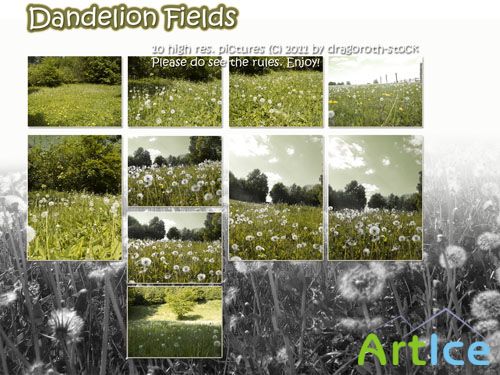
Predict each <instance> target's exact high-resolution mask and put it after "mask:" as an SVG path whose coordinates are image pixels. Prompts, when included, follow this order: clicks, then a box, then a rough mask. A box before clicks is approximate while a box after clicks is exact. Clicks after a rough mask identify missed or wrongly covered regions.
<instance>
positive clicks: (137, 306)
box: [128, 287, 222, 358]
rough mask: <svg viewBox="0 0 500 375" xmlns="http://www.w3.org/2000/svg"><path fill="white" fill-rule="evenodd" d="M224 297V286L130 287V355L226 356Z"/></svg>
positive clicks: (151, 356) (173, 356)
mask: <svg viewBox="0 0 500 375" xmlns="http://www.w3.org/2000/svg"><path fill="white" fill-rule="evenodd" d="M152 289H155V290H152ZM148 290H149V291H148ZM137 294H140V295H139V296H137ZM221 297H222V295H221V288H220V287H202V288H197V289H195V288H192V287H163V289H162V287H146V288H137V287H132V288H129V307H128V356H129V357H145V358H155V357H156V358H176V357H178V358H220V357H222V300H221Z"/></svg>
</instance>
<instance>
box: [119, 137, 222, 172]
mask: <svg viewBox="0 0 500 375" xmlns="http://www.w3.org/2000/svg"><path fill="white" fill-rule="evenodd" d="M221 159H222V140H221V137H204V136H202V137H200V136H192V137H189V152H188V153H187V154H184V155H178V156H174V155H168V156H166V157H165V156H163V155H158V156H156V157H155V159H154V160H152V159H151V154H150V152H149V151H148V150H146V149H144V148H143V147H139V148H138V149H137V150H135V151H134V153H133V154H132V156H129V157H128V166H129V167H150V166H151V165H153V164H156V165H158V166H169V167H175V166H178V165H192V164H198V163H202V162H204V161H205V160H213V161H220V160H221Z"/></svg>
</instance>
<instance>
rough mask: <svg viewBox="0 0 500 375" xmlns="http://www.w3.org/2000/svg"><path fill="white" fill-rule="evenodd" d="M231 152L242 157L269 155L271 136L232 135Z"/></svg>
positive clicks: (230, 141) (230, 140)
mask: <svg viewBox="0 0 500 375" xmlns="http://www.w3.org/2000/svg"><path fill="white" fill-rule="evenodd" d="M229 144H230V146H229V148H230V152H231V153H232V154H233V155H236V156H240V157H245V158H247V157H250V156H264V155H269V154H270V153H271V151H270V150H269V137H267V136H259V135H256V136H253V135H245V136H241V135H240V136H232V137H231V138H230V139H229Z"/></svg>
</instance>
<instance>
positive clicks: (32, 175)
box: [28, 135, 121, 194]
mask: <svg viewBox="0 0 500 375" xmlns="http://www.w3.org/2000/svg"><path fill="white" fill-rule="evenodd" d="M30 142H31V143H30V148H29V151H28V185H29V189H30V190H40V189H49V190H57V191H89V192H93V193H96V194H103V193H109V194H119V193H120V192H121V146H120V144H121V142H120V137H119V136H94V135H85V136H62V137H60V138H59V137H53V136H34V137H33V138H30ZM33 142H39V143H40V144H33ZM43 142H52V143H50V144H43Z"/></svg>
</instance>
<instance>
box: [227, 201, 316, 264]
mask: <svg viewBox="0 0 500 375" xmlns="http://www.w3.org/2000/svg"><path fill="white" fill-rule="evenodd" d="M229 252H230V255H231V256H232V257H238V258H241V259H243V260H321V259H323V213H322V210H321V208H320V207H310V206H299V205H286V204H257V203H246V202H240V201H234V200H232V201H231V203H230V218H229Z"/></svg>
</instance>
